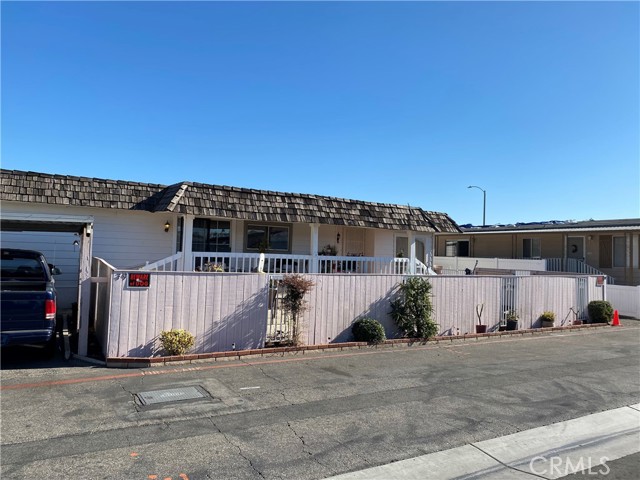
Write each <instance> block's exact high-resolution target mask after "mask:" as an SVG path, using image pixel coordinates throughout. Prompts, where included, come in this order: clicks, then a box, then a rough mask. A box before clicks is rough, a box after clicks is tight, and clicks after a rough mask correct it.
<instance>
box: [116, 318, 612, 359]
mask: <svg viewBox="0 0 640 480" xmlns="http://www.w3.org/2000/svg"><path fill="white" fill-rule="evenodd" d="M609 326H610V325H609V324H606V323H601V324H599V323H592V324H587V325H567V326H564V327H549V328H530V329H524V330H512V331H503V332H489V333H468V334H464V335H450V336H440V337H432V338H429V339H426V338H398V339H391V340H385V341H384V342H383V343H380V344H377V345H370V344H368V343H367V342H344V343H328V344H322V345H305V346H300V347H270V348H257V349H251V350H232V351H227V352H213V353H197V354H189V355H176V356H168V357H108V358H107V360H106V366H107V368H148V367H162V366H165V365H181V364H192V363H201V362H211V361H226V360H240V359H241V358H243V357H272V356H274V355H279V356H285V355H287V354H302V355H304V354H305V353H306V352H308V351H313V352H324V351H335V350H340V351H342V350H359V349H363V348H366V349H378V348H394V347H400V346H404V347H411V346H414V345H438V344H440V343H446V344H451V343H460V342H465V341H468V340H472V341H481V340H491V339H499V338H503V337H514V336H521V337H524V336H525V335H527V336H528V335H545V334H547V335H548V334H552V333H555V332H573V331H580V330H593V329H602V328H607V327H609Z"/></svg>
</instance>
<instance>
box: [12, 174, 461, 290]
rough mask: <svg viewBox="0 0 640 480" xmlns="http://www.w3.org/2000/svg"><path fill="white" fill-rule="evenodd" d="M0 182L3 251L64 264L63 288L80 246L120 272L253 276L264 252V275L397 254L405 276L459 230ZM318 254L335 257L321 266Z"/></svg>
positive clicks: (424, 218) (353, 205)
mask: <svg viewBox="0 0 640 480" xmlns="http://www.w3.org/2000/svg"><path fill="white" fill-rule="evenodd" d="M1 181H2V191H1V192H0V200H2V219H1V224H2V230H3V234H2V245H3V246H19V245H22V246H29V247H31V248H34V249H36V250H41V251H43V253H45V255H47V256H48V257H50V258H51V261H52V262H58V260H60V259H61V260H62V262H63V263H62V264H60V262H58V263H59V266H60V268H61V270H62V271H63V272H65V270H66V272H67V273H66V277H64V276H63V277H62V278H61V280H62V281H60V282H59V283H60V284H61V285H63V284H64V285H69V284H70V285H71V286H74V285H75V288H76V289H77V285H78V275H77V271H78V270H82V266H81V265H80V263H82V262H81V260H80V259H79V256H80V253H79V252H80V247H81V246H82V245H80V243H81V242H82V241H83V240H84V241H87V242H89V243H88V246H87V247H86V248H88V249H89V259H90V257H91V256H94V257H100V258H102V259H104V260H106V261H107V262H109V263H110V264H112V265H113V266H115V267H117V268H129V269H131V268H144V266H145V264H147V263H150V262H156V261H158V260H161V259H165V258H167V257H171V256H175V258H178V259H179V260H176V261H175V264H174V269H179V270H187V271H193V270H194V269H196V268H201V267H202V266H203V264H204V263H205V262H208V261H212V260H215V261H216V262H217V263H220V264H222V265H223V267H224V269H225V270H227V271H245V272H247V271H248V272H251V271H256V270H257V257H259V255H260V253H261V252H263V253H265V254H266V256H267V257H268V258H267V264H268V265H267V268H265V271H271V272H276V271H277V272H286V271H302V272H310V273H313V272H314V271H324V272H326V271H331V272H349V273H381V272H380V271H376V266H380V265H382V264H384V261H382V260H388V259H391V260H393V259H394V257H403V260H404V261H405V265H406V267H407V269H406V271H407V272H411V271H416V268H419V267H424V268H426V267H428V266H430V265H431V264H432V257H433V244H434V234H435V233H436V232H449V233H460V230H459V228H458V226H457V225H456V223H455V222H454V221H453V220H452V219H451V218H449V217H448V216H447V215H446V214H443V213H437V212H429V211H425V210H422V209H421V208H417V207H409V206H404V205H390V204H382V203H374V202H364V201H358V200H347V199H340V198H333V197H326V196H320V195H309V194H297V193H281V192H271V191H264V190H253V189H245V188H237V187H227V186H217V185H206V184H202V183H193V182H181V183H176V184H174V185H170V186H166V185H155V184H147V183H138V182H130V181H122V180H104V179H95V178H86V177H72V176H63V175H50V174H46V173H34V172H23V171H14V170H1ZM63 227H64V228H63ZM83 229H84V230H83ZM34 230H39V231H40V233H38V234H35V233H34V232H33V231H34ZM25 231H29V233H28V234H26V233H24V232H25ZM82 232H85V235H83V234H82ZM87 239H88V240H87ZM74 244H75V245H74ZM86 248H85V250H86ZM74 252H75V253H74ZM319 252H321V254H323V255H325V256H322V257H321V258H323V259H328V258H333V259H336V260H335V261H333V262H332V263H331V264H330V267H328V266H327V265H328V264H327V261H326V260H324V263H322V264H320V263H318V262H317V261H315V260H316V259H317V258H318V254H319ZM176 254H177V255H176ZM326 254H328V255H329V256H326ZM86 256H87V252H86V251H85V257H86ZM345 257H348V258H349V259H352V260H350V261H346V260H345ZM365 259H369V260H370V261H369V262H368V263H367V262H365ZM74 262H75V263H74ZM269 262H270V263H269ZM285 267H286V268H285ZM394 273H398V272H397V271H396V272H394ZM81 277H82V275H81ZM81 280H82V278H81ZM65 282H66V283H65ZM76 291H77V290H76ZM67 297H68V298H71V299H73V293H69V295H68V296H67Z"/></svg>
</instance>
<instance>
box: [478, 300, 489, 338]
mask: <svg viewBox="0 0 640 480" xmlns="http://www.w3.org/2000/svg"><path fill="white" fill-rule="evenodd" d="M483 311H484V303H483V304H482V305H476V315H477V316H478V324H477V325H476V333H487V326H486V325H484V324H483V323H482V312H483Z"/></svg>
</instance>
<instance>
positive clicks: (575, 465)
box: [331, 404, 640, 480]
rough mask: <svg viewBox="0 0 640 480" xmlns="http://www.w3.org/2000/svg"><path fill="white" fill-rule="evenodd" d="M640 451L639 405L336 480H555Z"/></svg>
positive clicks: (388, 465)
mask: <svg viewBox="0 0 640 480" xmlns="http://www.w3.org/2000/svg"><path fill="white" fill-rule="evenodd" d="M637 452H640V404H636V405H630V406H628V407H622V408H616V409H614V410H608V411H606V412H601V413H594V414H592V415H587V416H585V417H580V418H576V419H573V420H567V421H565V422H559V423H554V424H551V425H547V426H545V427H538V428H533V429H531V430H525V431H522V432H518V433H514V434H512V435H506V436H504V437H499V438H494V439H491V440H485V441H482V442H477V443H472V444H469V445H464V446H462V447H457V448H453V449H450V450H443V451H440V452H435V453H430V454H427V455H422V456H420V457H416V458H410V459H407V460H402V461H399V462H395V463H390V464H387V465H381V466H378V467H372V468H368V469H365V470H361V471H358V472H351V473H345V474H342V475H338V476H335V477H331V480H360V479H367V480H391V479H396V478H397V479H403V480H405V479H408V480H413V479H415V480H418V479H420V480H424V479H472V478H473V479H476V478H478V479H479V478H491V479H501V478H504V479H521V478H522V479H524V478H527V479H531V478H534V477H539V478H547V479H555V478H561V477H564V476H566V475H569V474H571V473H574V472H578V471H582V470H586V469H589V468H590V469H591V471H592V472H597V471H598V470H599V469H598V466H601V465H602V467H600V469H601V470H602V471H603V472H605V471H607V470H606V467H605V465H606V462H608V461H611V460H616V459H618V458H622V457H626V456H627V455H631V454H634V453H637Z"/></svg>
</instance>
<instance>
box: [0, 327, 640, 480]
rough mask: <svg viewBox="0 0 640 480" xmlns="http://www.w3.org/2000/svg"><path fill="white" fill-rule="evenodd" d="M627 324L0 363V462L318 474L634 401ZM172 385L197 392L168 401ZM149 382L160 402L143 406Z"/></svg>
mask: <svg viewBox="0 0 640 480" xmlns="http://www.w3.org/2000/svg"><path fill="white" fill-rule="evenodd" d="M625 325H627V326H625V327H619V328H613V327H612V328H611V329H606V330H602V329H598V330H594V331H588V332H576V333H556V334H552V335H549V336H535V337H524V338H510V339H505V340H491V341H486V340H478V341H474V342H465V343H453V344H451V345H447V346H444V345H442V344H440V345H426V346H413V347H397V348H384V349H363V350H360V351H350V352H347V351H345V352H334V351H327V352H323V353H311V354H310V353H306V354H304V355H301V354H299V355H288V356H281V355H274V356H273V357H269V358H262V359H251V361H250V362H248V361H244V362H243V361H236V360H234V361H223V362H218V363H208V364H199V365H198V366H193V365H182V366H173V367H165V368H154V369H146V370H115V369H104V368H100V367H95V366H84V367H79V366H69V367H65V366H62V367H59V368H53V369H48V368H32V369H22V368H15V369H10V370H3V372H2V431H1V442H2V465H1V471H0V473H1V474H2V478H11V479H13V478H15V479H18V478H38V477H43V478H54V479H56V478H65V479H69V478H71V479H75V478H78V479H93V478H96V479H98V478H105V479H107V478H108V479H114V478H117V479H119V478H122V479H124V478H126V479H154V478H157V479H166V478H172V479H183V480H184V479H185V478H188V479H191V480H193V479H205V478H233V479H235V478H237V479H255V478H274V479H275V478H300V479H316V478H325V477H329V476H332V475H337V474H340V473H344V472H348V471H354V470H361V469H364V468H367V467H371V466H375V465H380V464H386V463H390V462H394V461H397V460H402V459H406V458H411V457H416V456H419V455H424V454H425V453H431V452H435V451H440V450H445V449H451V448H454V447H458V446H461V445H464V444H467V443H470V442H478V441H482V440H487V439H490V438H494V437H498V436H502V435H507V434H511V433H515V432H518V431H521V430H526V429H530V428H534V427H538V426H543V425H548V424H551V423H555V422H559V421H563V420H568V419H572V418H577V417H580V416H584V415H588V414H591V413H595V412H601V411H604V410H609V409H613V408H617V407H622V406H624V405H629V404H633V403H638V402H639V401H640V379H639V377H638V365H640V352H639V350H640V348H639V345H640V341H639V340H640V328H635V327H636V326H637V325H638V324H637V322H634V321H626V322H625ZM178 388H182V389H183V393H180V392H177V391H175V390H174V389H178ZM159 390H164V392H162V393H160V394H157V393H155V394H154V393H153V392H157V391H159ZM185 391H187V392H190V394H193V395H194V396H197V394H201V395H204V396H202V397H199V398H193V399H187V400H180V401H175V399H176V398H179V397H180V395H184V392H185ZM148 392H151V394H150V396H151V397H154V395H155V397H156V399H157V398H161V397H163V396H164V399H165V400H166V399H172V398H173V399H174V401H168V402H163V403H157V404H150V405H142V404H141V402H140V401H139V397H138V396H137V395H139V394H141V393H142V394H144V393H148ZM194 392H196V393H194ZM143 396H144V395H143Z"/></svg>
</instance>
